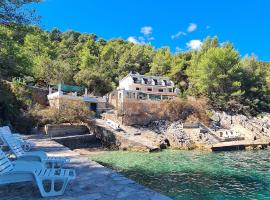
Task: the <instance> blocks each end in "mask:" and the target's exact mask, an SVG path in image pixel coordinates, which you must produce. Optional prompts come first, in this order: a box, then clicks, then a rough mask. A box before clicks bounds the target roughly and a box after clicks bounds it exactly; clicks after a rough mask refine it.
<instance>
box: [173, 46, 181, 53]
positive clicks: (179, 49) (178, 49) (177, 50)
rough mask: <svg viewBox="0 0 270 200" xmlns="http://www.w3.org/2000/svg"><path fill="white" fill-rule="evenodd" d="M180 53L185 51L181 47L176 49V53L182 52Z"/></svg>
mask: <svg viewBox="0 0 270 200" xmlns="http://www.w3.org/2000/svg"><path fill="white" fill-rule="evenodd" d="M180 51H183V49H182V48H180V47H178V46H177V47H175V52H180Z"/></svg>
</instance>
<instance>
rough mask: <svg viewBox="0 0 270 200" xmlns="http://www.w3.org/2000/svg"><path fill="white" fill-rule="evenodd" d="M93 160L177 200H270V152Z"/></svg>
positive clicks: (119, 156)
mask: <svg viewBox="0 0 270 200" xmlns="http://www.w3.org/2000/svg"><path fill="white" fill-rule="evenodd" d="M91 159H93V160H96V161H98V162H99V163H101V164H103V165H106V166H109V167H111V168H113V169H116V170H117V171H119V172H121V173H123V174H124V175H126V176H127V177H129V178H131V179H133V180H135V181H137V182H139V183H141V184H143V185H145V186H147V187H149V188H151V189H153V190H155V191H157V192H160V193H163V194H165V195H168V196H170V197H171V198H173V199H217V200H220V199H221V200H223V199H230V200H231V199H237V200H238V199H270V151H268V150H264V151H262V150H261V151H238V152H220V153H212V152H198V151H173V150H166V151H163V152H159V153H151V154H150V153H137V152H121V151H120V152H119V151H113V152H105V153H102V154H98V155H95V156H92V157H91Z"/></svg>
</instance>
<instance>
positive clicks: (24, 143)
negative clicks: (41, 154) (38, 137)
mask: <svg viewBox="0 0 270 200" xmlns="http://www.w3.org/2000/svg"><path fill="white" fill-rule="evenodd" d="M13 136H14V137H15V138H16V139H17V140H18V141H19V142H20V143H21V146H22V148H23V150H24V151H30V150H31V149H33V148H34V147H35V144H34V143H33V142H31V141H28V140H24V139H23V137H22V136H21V135H20V134H19V133H13Z"/></svg>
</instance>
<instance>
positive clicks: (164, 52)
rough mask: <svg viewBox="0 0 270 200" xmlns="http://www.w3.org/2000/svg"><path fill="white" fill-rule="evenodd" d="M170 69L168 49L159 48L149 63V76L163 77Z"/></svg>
mask: <svg viewBox="0 0 270 200" xmlns="http://www.w3.org/2000/svg"><path fill="white" fill-rule="evenodd" d="M170 69H171V53H170V49H169V48H160V49H158V50H157V52H156V53H155V55H154V57H153V62H152V63H151V69H150V74H152V75H155V76H164V75H166V74H168V72H169V71H170Z"/></svg>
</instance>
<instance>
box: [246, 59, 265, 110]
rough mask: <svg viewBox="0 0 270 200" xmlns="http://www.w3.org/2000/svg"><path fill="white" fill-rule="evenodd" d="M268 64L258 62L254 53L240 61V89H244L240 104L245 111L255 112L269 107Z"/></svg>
mask: <svg viewBox="0 0 270 200" xmlns="http://www.w3.org/2000/svg"><path fill="white" fill-rule="evenodd" d="M269 72H270V68H269V64H268V65H267V64H265V63H263V62H260V61H259V60H258V59H257V58H256V56H255V55H252V56H251V57H247V56H246V57H245V58H244V59H243V60H242V61H241V82H242V84H241V89H242V90H243V91H245V93H244V95H243V102H242V104H244V105H245V108H246V109H245V110H244V111H245V113H251V114H256V113H258V112H262V111H269V109H270V100H269V97H270V96H269V95H270V88H269V84H268V81H269Z"/></svg>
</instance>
